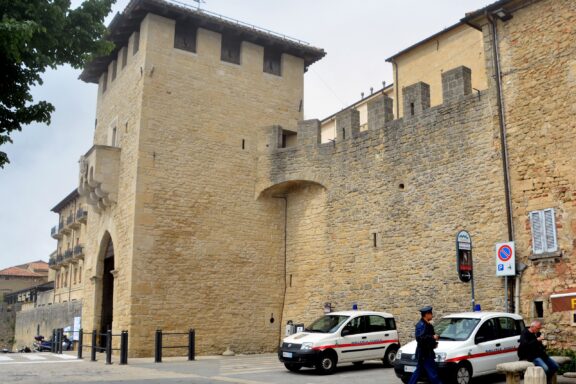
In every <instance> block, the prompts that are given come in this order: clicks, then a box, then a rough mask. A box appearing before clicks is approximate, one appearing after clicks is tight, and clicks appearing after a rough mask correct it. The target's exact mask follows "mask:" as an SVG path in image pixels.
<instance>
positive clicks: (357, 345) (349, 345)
mask: <svg viewBox="0 0 576 384" xmlns="http://www.w3.org/2000/svg"><path fill="white" fill-rule="evenodd" d="M397 342H398V340H383V341H367V342H365V343H358V344H333V345H322V346H320V347H314V348H312V350H313V351H323V350H325V349H328V348H347V347H364V346H366V345H377V344H390V343H397Z"/></svg>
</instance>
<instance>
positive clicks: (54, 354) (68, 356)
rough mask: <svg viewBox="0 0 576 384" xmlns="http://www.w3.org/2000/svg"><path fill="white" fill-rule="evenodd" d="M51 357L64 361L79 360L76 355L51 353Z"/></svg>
mask: <svg viewBox="0 0 576 384" xmlns="http://www.w3.org/2000/svg"><path fill="white" fill-rule="evenodd" d="M50 356H54V357H57V358H59V359H62V360H77V359H78V357H77V356H74V355H64V354H62V355H59V354H56V353H51V354H50Z"/></svg>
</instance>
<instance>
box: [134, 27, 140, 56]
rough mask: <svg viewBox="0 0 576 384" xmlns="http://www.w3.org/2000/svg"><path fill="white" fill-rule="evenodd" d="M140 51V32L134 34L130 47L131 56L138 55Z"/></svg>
mask: <svg viewBox="0 0 576 384" xmlns="http://www.w3.org/2000/svg"><path fill="white" fill-rule="evenodd" d="M139 49H140V32H134V43H133V46H132V55H135V54H136V53H138V50H139Z"/></svg>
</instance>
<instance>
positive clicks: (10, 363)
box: [0, 360, 82, 366]
mask: <svg viewBox="0 0 576 384" xmlns="http://www.w3.org/2000/svg"><path fill="white" fill-rule="evenodd" d="M81 361H82V360H68V361H64V360H58V361H47V360H42V361H10V362H5V363H0V366H1V365H13V364H61V363H79V362H81Z"/></svg>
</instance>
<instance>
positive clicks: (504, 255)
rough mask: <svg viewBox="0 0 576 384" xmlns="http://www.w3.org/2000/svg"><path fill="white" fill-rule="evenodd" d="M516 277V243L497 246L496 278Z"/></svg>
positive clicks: (511, 242) (510, 242)
mask: <svg viewBox="0 0 576 384" xmlns="http://www.w3.org/2000/svg"><path fill="white" fill-rule="evenodd" d="M514 275H516V255H515V252H514V242H513V241H509V242H507V243H498V244H496V276H514Z"/></svg>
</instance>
